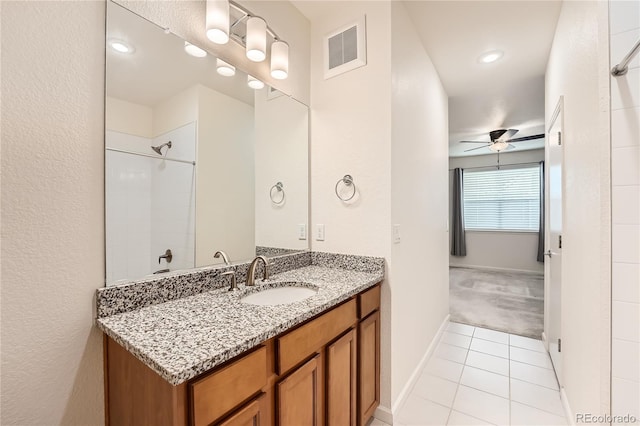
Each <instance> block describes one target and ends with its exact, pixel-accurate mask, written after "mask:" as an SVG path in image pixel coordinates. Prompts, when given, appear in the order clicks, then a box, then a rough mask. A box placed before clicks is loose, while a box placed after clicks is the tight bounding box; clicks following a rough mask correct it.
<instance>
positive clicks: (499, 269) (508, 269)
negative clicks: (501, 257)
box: [449, 263, 544, 275]
mask: <svg viewBox="0 0 640 426" xmlns="http://www.w3.org/2000/svg"><path fill="white" fill-rule="evenodd" d="M449 267H451V268H466V269H480V270H482V271H500V272H518V273H520V274H534V275H543V274H544V270H542V271H532V270H531V269H511V268H496V267H494V266H481V265H454V264H452V263H450V264H449Z"/></svg>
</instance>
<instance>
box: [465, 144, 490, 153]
mask: <svg viewBox="0 0 640 426" xmlns="http://www.w3.org/2000/svg"><path fill="white" fill-rule="evenodd" d="M488 146H489V145H485V146H479V147H477V148H471V149H465V150H464V152H469V151H475V150H476V149H481V148H486V147H488Z"/></svg>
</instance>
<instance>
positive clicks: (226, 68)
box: [216, 58, 236, 77]
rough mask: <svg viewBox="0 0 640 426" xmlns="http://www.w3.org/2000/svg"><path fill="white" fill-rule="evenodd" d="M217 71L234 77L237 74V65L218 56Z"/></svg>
mask: <svg viewBox="0 0 640 426" xmlns="http://www.w3.org/2000/svg"><path fill="white" fill-rule="evenodd" d="M216 71H218V74H220V75H223V76H225V77H232V76H234V75H235V74H236V67H234V66H233V65H231V64H229V63H227V62H225V61H223V60H222V59H220V58H216Z"/></svg>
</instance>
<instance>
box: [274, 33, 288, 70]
mask: <svg viewBox="0 0 640 426" xmlns="http://www.w3.org/2000/svg"><path fill="white" fill-rule="evenodd" d="M288 75H289V45H288V44H287V43H285V42H284V41H281V40H276V41H274V42H273V44H272V45H271V77H273V78H275V79H277V80H284V79H285V78H287V76H288Z"/></svg>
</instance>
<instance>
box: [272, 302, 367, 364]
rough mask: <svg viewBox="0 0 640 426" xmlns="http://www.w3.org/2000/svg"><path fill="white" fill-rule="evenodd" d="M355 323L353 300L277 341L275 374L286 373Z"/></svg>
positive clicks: (354, 304)
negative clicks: (276, 372)
mask: <svg viewBox="0 0 640 426" xmlns="http://www.w3.org/2000/svg"><path fill="white" fill-rule="evenodd" d="M356 321H357V315H356V300H355V299H351V300H349V301H348V302H346V303H344V304H342V305H340V306H338V307H337V308H334V309H332V310H331V311H329V312H327V313H326V314H323V315H322V316H320V317H318V318H316V319H314V320H313V321H311V322H308V323H306V324H305V325H303V326H301V327H299V328H297V329H295V330H293V331H291V332H289V333H287V334H285V335H284V336H282V337H278V338H277V339H276V348H277V354H278V355H277V363H276V366H277V370H278V374H283V373H285V372H287V371H288V370H289V369H291V368H292V367H295V366H296V365H297V364H298V363H300V362H301V361H303V360H304V359H305V358H307V357H309V356H310V355H312V354H313V353H314V352H315V351H317V350H318V349H320V348H321V347H322V346H324V345H326V344H327V343H329V342H330V341H331V340H333V339H335V338H336V336H339V335H340V334H342V332H344V331H345V330H347V329H348V328H349V327H351V326H352V325H353V324H354V323H355V322H356Z"/></svg>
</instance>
